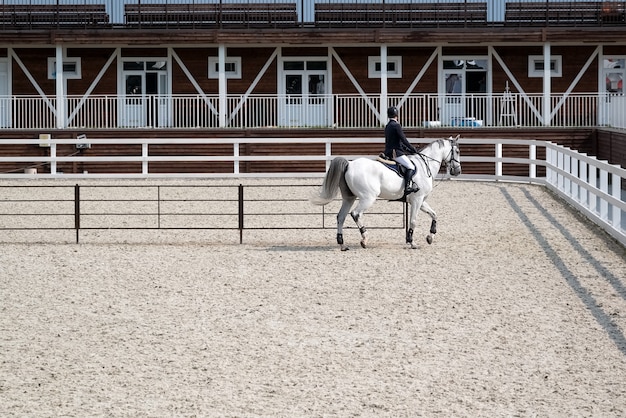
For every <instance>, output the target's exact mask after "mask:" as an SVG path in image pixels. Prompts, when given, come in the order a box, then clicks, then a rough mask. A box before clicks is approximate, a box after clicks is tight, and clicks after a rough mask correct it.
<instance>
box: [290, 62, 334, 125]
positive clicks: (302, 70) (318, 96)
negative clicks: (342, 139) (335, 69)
mask: <svg viewBox="0 0 626 418" xmlns="http://www.w3.org/2000/svg"><path fill="white" fill-rule="evenodd" d="M326 65H327V64H326V61H325V60H324V61H320V60H315V59H306V60H305V59H289V60H286V61H284V62H283V65H282V70H283V71H282V79H281V80H280V82H279V96H280V98H281V100H280V104H279V123H280V125H281V126H286V127H298V126H310V127H326V126H328V120H329V117H328V112H329V101H328V96H327V93H328V92H327V87H328V79H327V77H328V71H327V69H326Z"/></svg>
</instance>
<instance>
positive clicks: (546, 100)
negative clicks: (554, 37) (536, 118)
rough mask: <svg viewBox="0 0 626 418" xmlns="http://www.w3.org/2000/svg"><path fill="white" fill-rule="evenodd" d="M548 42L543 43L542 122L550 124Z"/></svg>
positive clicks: (550, 75)
mask: <svg viewBox="0 0 626 418" xmlns="http://www.w3.org/2000/svg"><path fill="white" fill-rule="evenodd" d="M550 55H551V52H550V43H549V42H546V43H545V44H544V45H543V124H544V125H545V126H550V125H551V124H552V121H551V117H550V114H551V113H552V108H551V106H550V96H551V95H552V80H551V78H552V71H551V69H550V61H552V59H551V56H550Z"/></svg>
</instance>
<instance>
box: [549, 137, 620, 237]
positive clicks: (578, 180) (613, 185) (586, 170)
mask: <svg viewBox="0 0 626 418" xmlns="http://www.w3.org/2000/svg"><path fill="white" fill-rule="evenodd" d="M625 176H626V169H623V168H621V167H620V166H618V165H612V164H609V163H608V162H606V161H600V160H598V159H596V158H595V157H590V156H588V155H586V154H582V153H579V152H577V151H574V150H571V149H569V148H566V147H563V146H560V145H556V144H553V143H547V144H546V178H545V184H546V185H547V186H548V188H550V189H551V190H553V191H554V192H556V193H557V194H558V195H559V196H561V197H562V198H563V199H565V200H566V201H567V202H568V203H570V204H571V205H572V206H574V207H575V208H576V209H578V210H580V211H581V212H582V213H583V214H585V216H587V217H588V218H589V219H591V220H592V221H593V222H594V223H596V224H598V225H599V226H601V227H602V228H603V229H605V230H606V231H607V232H609V233H610V234H611V235H612V236H613V237H615V238H616V239H618V240H619V241H620V242H621V243H622V244H623V245H626V190H623V189H622V180H623V179H626V177H625Z"/></svg>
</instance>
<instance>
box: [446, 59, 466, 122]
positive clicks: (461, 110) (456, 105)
mask: <svg viewBox="0 0 626 418" xmlns="http://www.w3.org/2000/svg"><path fill="white" fill-rule="evenodd" d="M464 77H465V75H464V74H463V71H457V70H444V72H443V80H444V88H443V99H442V100H443V103H442V104H441V106H440V108H441V124H442V125H445V126H447V125H452V126H456V125H457V124H459V121H460V120H461V119H462V118H463V117H464V116H465V106H464V100H463V96H464V94H465V83H464V82H463V79H464Z"/></svg>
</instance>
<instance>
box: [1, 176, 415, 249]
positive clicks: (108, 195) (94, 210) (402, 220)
mask: <svg viewBox="0 0 626 418" xmlns="http://www.w3.org/2000/svg"><path fill="white" fill-rule="evenodd" d="M318 188H319V185H246V186H244V185H242V184H239V185H224V186H221V185H78V184H76V185H11V186H0V232H1V231H10V230H75V232H76V243H79V242H80V232H81V231H85V230H98V229H99V230H140V229H141V230H186V229H204V230H239V243H240V244H241V243H243V231H244V230H278V229H309V230H310V229H329V228H332V229H334V228H335V227H336V215H337V211H338V210H339V206H340V203H341V201H340V200H339V199H337V200H336V201H334V202H331V203H330V204H329V205H327V206H315V205H312V204H311V203H310V202H309V196H310V194H311V193H313V192H314V191H316V190H317V189H318ZM367 216H368V228H370V229H401V228H404V229H406V228H407V224H408V220H407V217H408V211H407V206H406V203H398V202H388V201H384V200H379V201H378V202H377V203H376V204H375V205H374V206H373V207H372V208H370V210H368V211H367ZM329 217H330V218H329ZM348 224H349V222H346V228H351V227H354V226H351V225H348Z"/></svg>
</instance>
